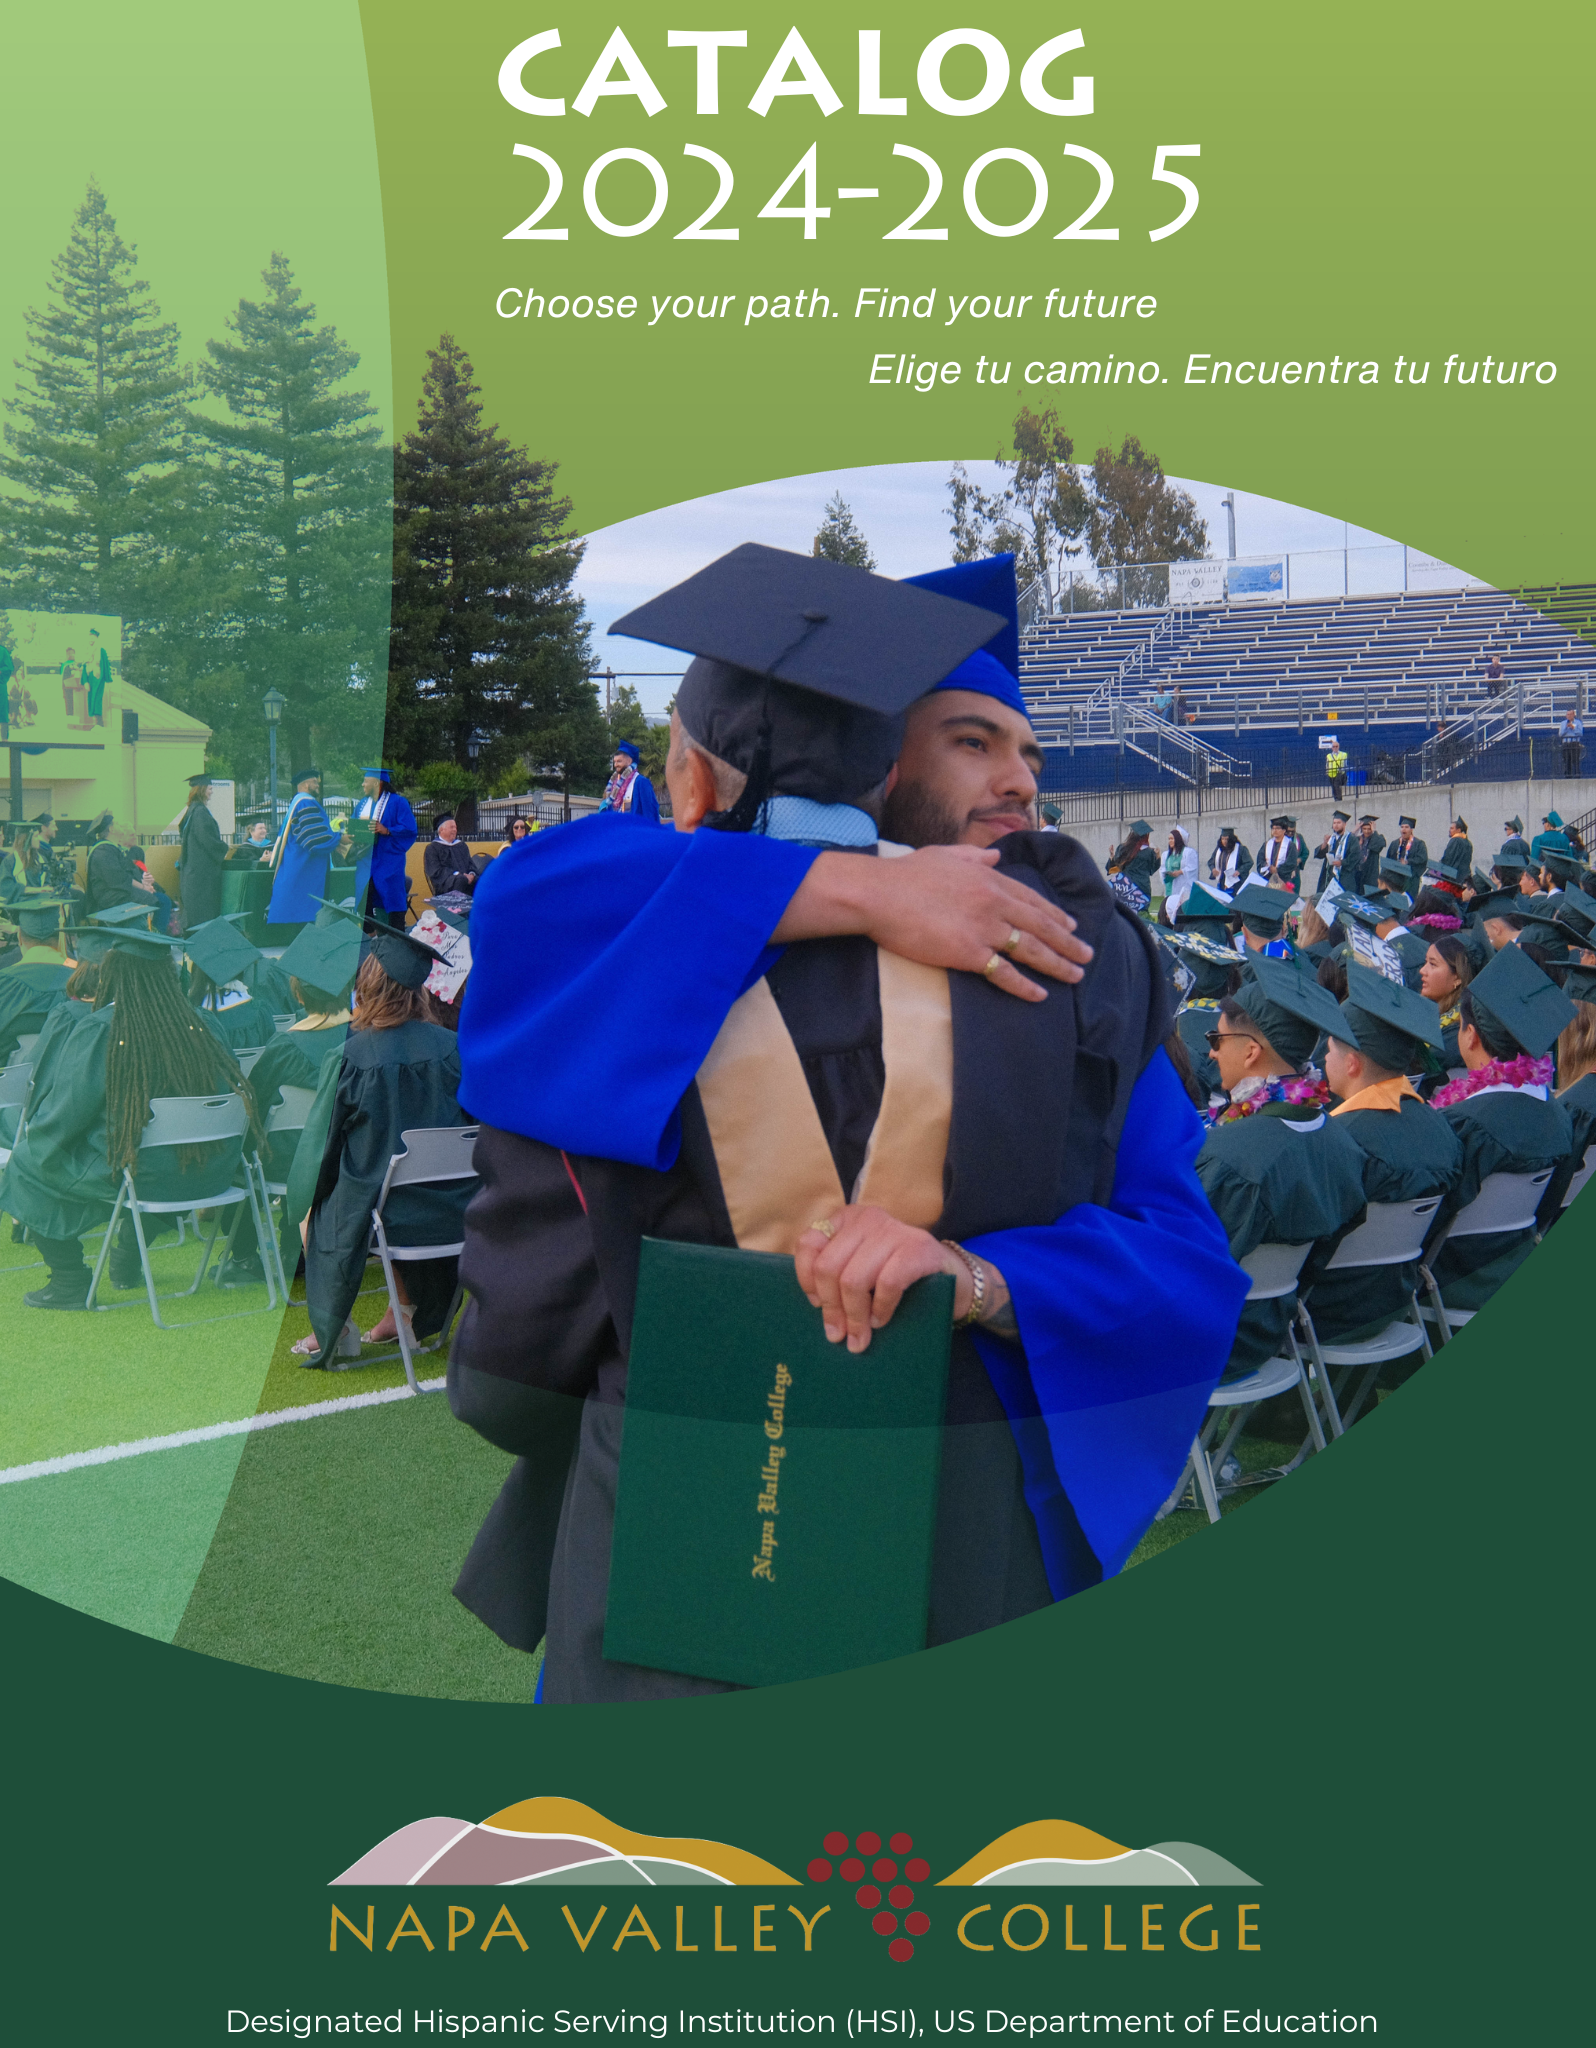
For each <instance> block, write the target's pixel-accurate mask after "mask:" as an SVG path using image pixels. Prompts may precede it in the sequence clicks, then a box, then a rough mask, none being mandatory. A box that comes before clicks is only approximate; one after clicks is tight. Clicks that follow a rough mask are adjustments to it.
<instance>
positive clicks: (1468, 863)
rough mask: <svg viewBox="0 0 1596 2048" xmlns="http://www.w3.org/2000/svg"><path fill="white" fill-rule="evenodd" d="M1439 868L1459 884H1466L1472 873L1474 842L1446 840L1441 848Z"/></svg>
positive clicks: (1469, 840) (1468, 840)
mask: <svg viewBox="0 0 1596 2048" xmlns="http://www.w3.org/2000/svg"><path fill="white" fill-rule="evenodd" d="M1438 865H1439V866H1441V867H1443V868H1445V869H1446V871H1447V873H1448V874H1449V875H1451V876H1453V877H1454V878H1455V879H1456V880H1457V881H1459V882H1466V881H1467V880H1468V878H1469V876H1470V875H1471V874H1473V872H1474V842H1473V841H1472V840H1471V839H1448V841H1447V842H1446V844H1445V846H1443V847H1442V848H1441V858H1440V861H1439V863H1438Z"/></svg>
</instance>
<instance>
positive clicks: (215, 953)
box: [183, 917, 263, 986]
mask: <svg viewBox="0 0 1596 2048" xmlns="http://www.w3.org/2000/svg"><path fill="white" fill-rule="evenodd" d="M183 950H184V952H186V953H187V955H188V957H189V958H190V960H192V961H193V963H194V965H195V966H196V967H197V968H198V969H199V971H200V973H201V974H204V975H208V976H209V977H210V979H211V980H212V981H214V982H215V983H216V984H217V985H218V986H220V985H221V984H222V983H223V982H228V981H236V980H237V979H238V977H239V975H240V974H241V973H242V972H243V970H244V969H245V968H246V967H248V966H250V965H251V963H252V962H254V961H256V960H259V959H261V958H262V957H263V956H262V953H261V950H260V948H259V947H258V946H256V945H252V944H251V943H250V941H249V940H248V939H246V938H245V936H244V934H243V933H242V932H241V931H240V930H239V929H238V926H237V925H236V924H235V923H234V922H233V920H232V919H231V918H230V917H213V918H211V919H210V920H209V921H208V922H207V923H205V924H197V925H195V926H194V928H193V930H192V931H190V932H187V933H185V934H184V938H183Z"/></svg>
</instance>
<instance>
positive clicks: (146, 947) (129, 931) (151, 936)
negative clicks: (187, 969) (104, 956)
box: [105, 924, 183, 962]
mask: <svg viewBox="0 0 1596 2048" xmlns="http://www.w3.org/2000/svg"><path fill="white" fill-rule="evenodd" d="M105 950H106V951H107V952H108V953H142V954H144V955H145V956H146V957H148V956H149V955H152V954H155V953H164V954H165V955H166V956H167V958H168V959H169V960H171V961H174V962H175V961H176V960H177V958H178V956H179V955H180V954H181V953H182V951H183V941H182V940H181V939H171V938H168V937H167V935H166V933H165V932H147V931H141V930H140V929H139V927H138V926H137V925H132V924H124V925H120V926H118V928H117V929H116V930H115V931H114V932H112V933H111V936H110V941H109V943H108V945H107V946H106V949H105Z"/></svg>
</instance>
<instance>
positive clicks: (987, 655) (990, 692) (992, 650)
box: [903, 555, 1031, 723]
mask: <svg viewBox="0 0 1596 2048" xmlns="http://www.w3.org/2000/svg"><path fill="white" fill-rule="evenodd" d="M903 580H904V582H905V583H912V584H914V585H915V586H916V587H917V588H918V589H920V590H934V591H936V592H937V593H938V594H939V595H940V596H942V597H956V598H960V599H962V600H963V602H964V603H965V604H978V605H983V606H984V607H985V608H986V610H988V611H989V612H1001V613H1002V615H1003V625H1002V626H1001V628H1000V629H999V630H998V631H997V632H996V633H994V634H993V635H992V637H991V639H990V640H988V641H987V643H986V645H985V646H984V647H978V648H977V649H976V650H975V652H974V653H973V654H971V655H969V656H967V657H966V658H965V660H963V661H961V662H960V663H959V665H958V667H957V668H956V669H954V670H953V672H952V674H951V675H946V676H944V677H943V678H942V680H941V682H940V683H938V684H937V685H936V686H935V687H936V688H937V689H939V690H972V691H974V692H975V693H976V694H977V695H979V696H982V697H995V698H996V699H997V701H998V703H1000V704H1006V705H1007V706H1008V708H1009V710H1010V711H1017V712H1018V713H1019V714H1020V716H1021V717H1022V718H1023V719H1025V720H1026V722H1027V723H1029V721H1030V716H1031V714H1030V711H1029V710H1028V708H1027V706H1026V702H1025V699H1024V697H1022V696H1021V694H1020V593H1019V586H1018V585H1017V584H1016V582H1015V580H1014V557H1013V556H1012V555H988V556H987V557H986V558H985V560H983V561H979V562H956V563H954V564H953V566H952V567H951V568H947V569H930V570H927V572H926V573H925V574H924V575H923V576H905V577H904V579H903Z"/></svg>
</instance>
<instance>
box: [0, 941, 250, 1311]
mask: <svg viewBox="0 0 1596 2048" xmlns="http://www.w3.org/2000/svg"><path fill="white" fill-rule="evenodd" d="M72 1007H73V1006H71V1005H63V1006H62V1008H61V1009H59V1010H57V1011H56V1012H55V1013H54V1014H53V1015H52V1017H51V1019H50V1025H49V1027H48V1028H47V1030H46V1032H45V1033H44V1034H43V1035H41V1037H40V1041H39V1044H38V1045H37V1046H35V1048H34V1052H35V1061H34V1068H33V1081H32V1085H31V1087H30V1089H29V1093H28V1102H27V1116H26V1120H25V1122H24V1124H23V1128H22V1131H21V1134H20V1136H19V1137H18V1139H17V1143H16V1147H15V1149H14V1150H13V1152H12V1154H11V1159H10V1163H9V1164H8V1165H7V1167H6V1169H5V1173H4V1176H3V1178H0V1207H3V1208H4V1209H5V1210H6V1211H7V1212H8V1213H9V1214H10V1215H11V1216H13V1217H15V1218H16V1220H17V1221H18V1222H19V1223H22V1224H25V1225H26V1226H27V1229H28V1231H29V1232H30V1234H31V1236H32V1238H33V1242H34V1243H35V1244H36V1245H37V1246H38V1248H39V1251H40V1254H41V1256H42V1257H43V1259H44V1261H45V1264H46V1265H47V1266H48V1267H49V1269H50V1280H49V1284H48V1285H47V1286H45V1287H42V1288H36V1289H35V1290H34V1291H33V1292H32V1293H30V1294H26V1295H24V1296H23V1300H24V1301H25V1302H26V1303H27V1305H28V1307H30V1308H49V1309H81V1308H82V1307H83V1306H84V1304H85V1301H86V1298H87V1295H88V1288H89V1269H88V1266H87V1265H86V1264H85V1261H84V1256H83V1246H82V1244H81V1242H80V1239H81V1238H82V1236H83V1234H84V1232H85V1231H89V1230H93V1229H95V1228H97V1227H98V1226H101V1225H104V1224H106V1223H108V1222H109V1221H110V1217H111V1210H112V1207H113V1205H114V1203H115V1201H116V1195H117V1190H118V1188H119V1187H120V1186H121V1183H122V1173H123V1169H124V1168H128V1169H130V1170H131V1171H132V1173H133V1177H134V1181H135V1184H136V1186H137V1188H138V1191H139V1193H140V1194H141V1195H143V1196H144V1197H145V1198H146V1199H147V1200H151V1201H178V1200H184V1201H187V1200H189V1199H192V1200H193V1201H194V1202H196V1203H200V1204H203V1203H204V1201H205V1200H206V1198H207V1196H209V1195H213V1194H218V1193H220V1192H221V1191H222V1190H223V1189H225V1188H229V1187H232V1186H233V1185H235V1183H236V1180H237V1173H238V1162H239V1157H240V1150H241V1148H240V1145H239V1142H238V1141H237V1140H232V1141H229V1142H223V1143H217V1144H214V1145H197V1146H184V1147H180V1148H175V1149H168V1148H165V1147H163V1148H161V1149H159V1150H157V1151H154V1152H151V1153H149V1154H147V1155H144V1156H142V1157H141V1155H140V1149H139V1140H140V1138H141V1136H142V1134H143V1131H144V1127H145V1125H146V1124H147V1123H148V1122H149V1117H150V1103H151V1101H152V1100H153V1099H154V1098H155V1097H157V1096H168V1095H214V1094H221V1093H223V1092H234V1091H236V1092H237V1093H240V1094H242V1095H243V1096H244V1098H245V1100H246V1102H247V1101H248V1099H249V1097H248V1090H247V1088H246V1086H245V1083H244V1079H243V1076H242V1075H241V1074H240V1072H239V1070H238V1066H237V1064H236V1062H235V1061H234V1060H233V1058H232V1056H231V1054H230V1053H229V1052H228V1051H227V1049H226V1047H225V1046H223V1045H222V1044H221V1043H220V1041H219V1040H218V1039H217V1038H215V1037H214V1036H213V1035H212V1033H210V1032H209V1031H207V1030H206V1029H205V1027H204V1025H203V1024H201V1023H200V1021H199V1019H198V1018H197V1017H196V1016H195V1014H194V1012H193V1010H191V1009H190V1008H189V1006H188V1004H187V1003H186V1002H185V1001H184V1000H183V994H182V990H181V988H180V987H179V984H178V978H177V974H176V972H175V971H174V942H173V941H172V940H170V939H167V938H165V937H163V936H162V935H160V934H159V933H155V932H148V931H144V930H141V929H140V928H139V927H138V926H137V925H136V924H127V923H124V924H122V925H120V926H118V927H116V928H115V929H114V933H113V936H112V937H111V938H110V940H109V943H108V949H107V951H106V954H105V957H104V958H103V960H102V961H101V962H100V978H99V987H98V990H97V992H96V995H95V1000H94V1008H93V1010H92V1011H91V1012H90V1013H89V1014H88V1015H87V1016H86V1017H73V1016H71V1015H70V1014H69V1013H70V1011H71V1009H72ZM151 1234H152V1233H151V1232H150V1231H148V1230H147V1231H146V1236H149V1235H151ZM109 1280H110V1284H111V1286H112V1287H113V1288H130V1287H142V1286H143V1284H144V1282H143V1276H142V1273H141V1271H140V1268H139V1257H138V1242H137V1239H136V1237H135V1235H134V1232H133V1228H132V1220H131V1217H128V1218H125V1219H124V1222H123V1224H122V1227H121V1230H120V1231H119V1233H118V1236H117V1241H116V1244H115V1246H114V1247H113V1249H112V1252H111V1259H110V1267H109Z"/></svg>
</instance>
